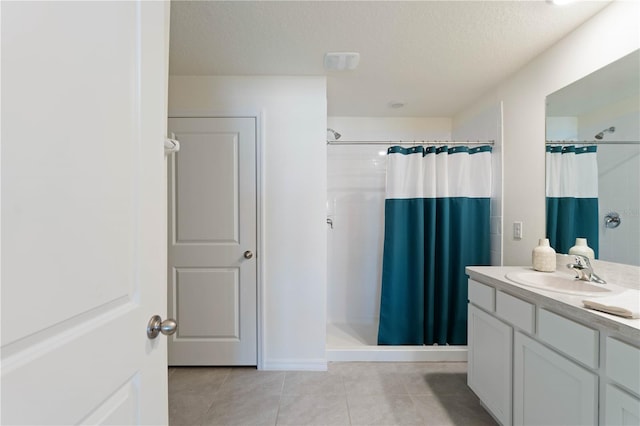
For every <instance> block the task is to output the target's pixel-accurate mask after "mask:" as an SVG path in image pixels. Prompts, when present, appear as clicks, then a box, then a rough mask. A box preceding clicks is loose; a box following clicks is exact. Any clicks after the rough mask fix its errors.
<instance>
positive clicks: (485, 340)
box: [467, 304, 513, 425]
mask: <svg viewBox="0 0 640 426" xmlns="http://www.w3.org/2000/svg"><path fill="white" fill-rule="evenodd" d="M468 310H469V327H468V331H469V336H468V341H469V346H468V348H469V353H468V367H467V368H468V376H467V383H468V385H469V387H470V388H471V389H472V390H473V391H474V392H475V393H476V395H478V397H479V398H480V400H481V401H482V403H483V404H484V405H485V406H486V407H487V408H488V409H489V410H490V411H491V412H492V413H493V415H494V416H495V417H496V418H497V419H498V420H499V421H500V423H502V424H503V425H510V424H511V347H512V338H513V337H512V336H513V331H512V328H511V327H509V326H508V325H507V324H505V323H503V322H502V321H500V320H498V319H496V318H494V317H493V316H491V315H489V314H487V313H485V312H484V311H482V310H480V309H478V308H476V307H475V306H473V305H472V304H469V308H468Z"/></svg>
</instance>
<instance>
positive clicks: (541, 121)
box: [453, 1, 640, 265]
mask: <svg viewBox="0 0 640 426" xmlns="http://www.w3.org/2000/svg"><path fill="white" fill-rule="evenodd" d="M567 7H570V6H567ZM558 13H568V9H558ZM639 19H640V3H638V2H621V1H617V2H613V3H612V4H611V5H609V6H607V7H606V8H605V9H603V11H602V12H600V13H599V14H597V15H596V16H594V17H593V18H592V19H590V20H589V21H587V22H586V23H585V24H583V25H582V26H580V27H579V28H577V29H576V30H575V31H573V32H572V33H571V34H569V35H568V36H567V37H565V38H564V39H563V40H561V41H560V42H558V43H557V44H556V45H555V46H553V47H552V48H551V49H549V50H547V51H545V52H544V53H542V54H541V55H540V56H538V57H537V58H536V59H534V60H533V61H532V62H530V63H529V64H528V65H526V66H525V67H524V68H522V69H521V70H519V71H518V72H516V73H515V74H514V75H513V76H511V77H510V78H508V79H507V80H505V81H504V82H502V83H501V84H499V85H498V86H497V87H496V88H495V89H494V90H491V91H490V92H489V93H487V94H486V95H485V96H483V97H482V98H480V99H479V100H477V101H476V102H475V103H473V104H472V105H470V106H469V108H467V109H465V110H464V111H462V112H461V113H460V114H458V115H457V116H456V117H454V120H453V127H454V128H456V127H457V125H458V122H459V120H464V119H465V118H466V117H468V116H469V114H470V112H472V111H481V110H482V109H483V108H486V107H489V106H490V105H495V104H496V103H498V102H500V101H502V102H503V123H504V126H503V148H504V175H503V181H504V201H505V204H504V230H505V233H504V234H503V250H504V264H505V265H528V264H530V262H531V250H532V249H533V247H535V246H536V245H537V241H538V238H543V237H544V235H545V194H544V177H545V164H544V148H545V145H544V141H545V97H546V95H548V94H550V93H552V92H555V91H556V90H558V89H560V88H562V87H564V86H566V85H568V84H570V83H572V82H574V81H575V80H578V79H579V78H582V77H584V76H585V75H587V74H590V73H592V72H593V71H595V70H597V69H599V68H601V67H603V66H604V65H606V64H608V63H610V62H613V61H615V60H616V59H618V58H620V57H622V56H624V55H626V54H628V53H630V52H632V51H633V50H635V49H638V48H639V47H640V29H639V25H638V22H639ZM514 221H522V222H523V231H524V238H523V239H522V240H515V239H513V234H512V224H513V222H514Z"/></svg>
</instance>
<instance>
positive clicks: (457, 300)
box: [378, 145, 491, 345]
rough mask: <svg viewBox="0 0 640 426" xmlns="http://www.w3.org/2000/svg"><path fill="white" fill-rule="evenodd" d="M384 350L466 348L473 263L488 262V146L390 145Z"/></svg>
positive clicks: (381, 335) (381, 338)
mask: <svg viewBox="0 0 640 426" xmlns="http://www.w3.org/2000/svg"><path fill="white" fill-rule="evenodd" d="M387 160H388V162H387V188H386V200H385V237H384V255H383V267H382V291H381V303H380V325H379V329H378V344H380V345H430V344H434V343H437V344H453V345H458V344H461V345H463V344H466V341H467V276H466V275H465V272H464V268H465V267H466V266H469V265H488V264H490V252H489V250H490V241H489V228H490V224H489V212H490V196H491V147H490V146H488V145H487V146H484V145H483V146H478V147H474V148H470V147H467V146H456V147H447V146H441V147H434V146H430V147H422V146H417V147H413V148H402V147H399V146H395V147H391V148H389V150H388V155H387Z"/></svg>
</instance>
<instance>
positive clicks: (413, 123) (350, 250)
mask: <svg viewBox="0 0 640 426" xmlns="http://www.w3.org/2000/svg"><path fill="white" fill-rule="evenodd" d="M327 124H328V127H330V128H332V129H334V130H335V131H337V132H338V133H340V134H342V138H340V140H339V141H338V142H337V144H338V145H331V146H328V147H327V158H328V164H327V173H328V188H327V217H329V218H331V220H332V221H333V229H331V228H330V227H327V234H328V264H327V270H328V283H327V320H328V322H329V323H348V324H369V325H372V324H373V325H375V324H377V323H378V319H379V316H380V288H381V281H382V252H383V245H384V197H385V179H386V155H384V154H386V150H387V148H388V145H371V144H364V145H359V146H346V145H345V146H339V144H340V142H342V141H349V140H358V141H394V142H398V141H401V140H404V141H411V142H413V141H414V140H416V141H422V140H450V139H451V119H450V118H443V117H329V118H328V120H327ZM329 138H332V137H331V135H329ZM380 153H382V154H383V155H380ZM371 343H372V344H373V342H371Z"/></svg>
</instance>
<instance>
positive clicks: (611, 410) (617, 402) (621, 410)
mask: <svg viewBox="0 0 640 426" xmlns="http://www.w3.org/2000/svg"><path fill="white" fill-rule="evenodd" d="M606 397H607V402H606V404H605V416H606V417H605V419H606V420H605V424H607V425H611V426H613V425H616V426H634V425H640V400H638V399H637V398H634V397H633V396H631V395H629V394H627V393H626V392H623V391H621V390H620V389H618V388H616V387H615V386H612V385H607V396H606Z"/></svg>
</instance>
